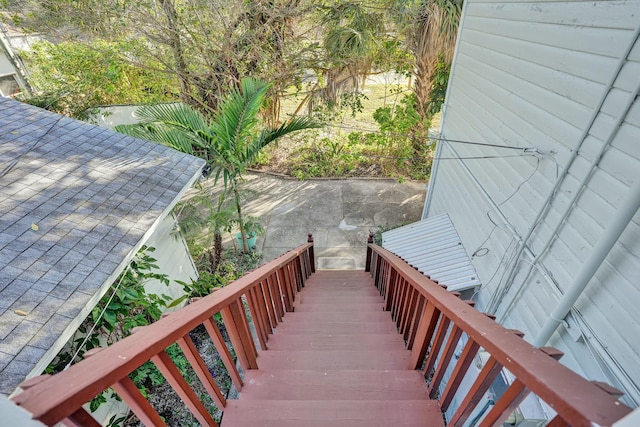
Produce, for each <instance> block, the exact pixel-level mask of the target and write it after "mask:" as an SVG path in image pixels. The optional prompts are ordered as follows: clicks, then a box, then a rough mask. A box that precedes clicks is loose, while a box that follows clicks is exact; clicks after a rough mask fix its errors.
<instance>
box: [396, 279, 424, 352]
mask: <svg viewBox="0 0 640 427" xmlns="http://www.w3.org/2000/svg"><path fill="white" fill-rule="evenodd" d="M419 295H420V293H419V292H418V291H417V290H416V289H415V288H413V287H411V299H410V300H409V310H408V311H407V315H406V316H405V322H404V324H403V325H400V331H401V332H400V333H401V334H402V338H404V339H405V340H406V339H408V338H409V328H410V327H411V324H412V323H413V319H414V318H415V317H416V303H417V301H418V297H419Z"/></svg>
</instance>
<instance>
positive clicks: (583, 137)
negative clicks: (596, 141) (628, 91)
mask: <svg viewBox="0 0 640 427" xmlns="http://www.w3.org/2000/svg"><path fill="white" fill-rule="evenodd" d="M639 35H640V25H639V26H638V27H636V30H635V32H634V33H633V36H632V37H631V42H630V43H629V45H628V46H627V48H626V49H625V51H624V53H623V54H622V55H621V56H620V60H619V61H618V65H617V66H616V69H615V71H614V72H613V74H612V75H611V79H610V80H609V82H608V83H607V86H606V87H605V89H604V91H603V92H602V96H601V97H600V100H599V101H598V104H597V105H596V106H595V108H594V109H593V113H592V115H591V118H590V120H589V122H588V123H587V125H586V126H585V127H584V130H583V131H582V135H581V136H580V139H579V140H578V144H577V146H576V147H575V148H574V150H573V151H572V152H571V157H570V158H569V160H568V161H567V163H566V165H565V166H564V168H563V169H562V172H561V173H560V176H559V177H558V179H557V180H556V182H555V184H554V186H553V189H552V190H551V192H550V193H549V195H548V196H547V198H546V200H545V201H544V203H543V204H542V206H540V209H539V210H538V213H537V215H536V217H535V220H534V221H533V223H532V224H531V227H529V230H528V231H527V234H526V235H525V236H524V238H523V239H522V244H521V246H520V247H519V248H518V252H517V254H516V256H515V258H514V261H513V265H512V267H511V269H510V270H509V273H508V275H507V280H506V281H505V283H506V284H507V286H509V284H510V283H512V281H513V279H514V276H515V273H516V270H517V267H518V264H519V261H520V258H521V257H522V253H523V252H524V250H525V248H526V246H527V242H528V241H529V239H530V238H531V235H532V234H533V232H534V231H535V229H536V227H537V226H538V224H539V223H540V222H541V221H542V218H543V217H544V216H545V215H546V214H547V212H548V209H549V207H550V206H551V202H552V200H553V199H554V198H555V196H556V194H557V192H558V190H559V189H560V185H561V184H562V183H563V182H564V179H565V178H566V176H567V175H568V174H569V169H570V168H571V165H573V162H574V161H575V160H576V158H577V157H578V154H579V152H580V148H581V147H582V145H583V144H584V142H585V140H586V139H587V137H588V136H589V132H590V131H591V128H592V127H593V124H594V123H595V121H596V119H597V118H598V115H599V114H600V110H601V109H602V105H603V104H604V102H605V101H606V99H607V97H608V95H609V93H610V92H611V89H612V88H613V85H614V83H615V81H616V80H617V78H618V76H619V75H620V72H621V71H622V68H623V67H624V64H625V63H626V62H627V58H628V56H629V54H630V53H631V50H632V49H633V47H634V45H635V44H636V41H637V40H638V36H639ZM503 294H506V292H504V293H503ZM498 304H499V303H498ZM496 308H497V306H496Z"/></svg>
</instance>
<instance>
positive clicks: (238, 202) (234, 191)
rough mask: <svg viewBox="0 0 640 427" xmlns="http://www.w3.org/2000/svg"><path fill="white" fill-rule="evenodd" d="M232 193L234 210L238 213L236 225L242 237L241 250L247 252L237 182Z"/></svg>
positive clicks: (247, 244) (247, 247) (247, 245)
mask: <svg viewBox="0 0 640 427" xmlns="http://www.w3.org/2000/svg"><path fill="white" fill-rule="evenodd" d="M232 185H233V195H234V197H235V199H236V211H237V213H238V226H239V227H240V236H241V238H242V252H244V253H246V254H248V253H249V243H247V233H246V232H245V231H244V218H243V217H242V207H241V206H240V193H239V192H238V187H237V186H236V185H237V184H236V183H235V182H234V183H233V184H232Z"/></svg>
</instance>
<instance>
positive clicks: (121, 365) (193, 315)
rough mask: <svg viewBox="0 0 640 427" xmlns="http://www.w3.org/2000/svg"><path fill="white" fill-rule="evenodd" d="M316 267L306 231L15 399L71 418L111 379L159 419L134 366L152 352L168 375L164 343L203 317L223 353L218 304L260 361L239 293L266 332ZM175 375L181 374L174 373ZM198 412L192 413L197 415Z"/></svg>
mask: <svg viewBox="0 0 640 427" xmlns="http://www.w3.org/2000/svg"><path fill="white" fill-rule="evenodd" d="M314 270H315V263H314V259H313V239H312V237H311V236H309V242H308V243H306V244H304V245H301V246H299V247H298V248H296V249H294V250H292V251H289V252H287V253H286V254H284V255H282V256H280V257H279V258H277V259H275V260H273V261H271V262H269V263H266V264H264V265H263V266H261V267H259V268H257V269H255V270H253V271H251V272H249V273H247V274H246V275H245V276H243V277H241V278H240V279H238V280H236V281H234V282H233V283H231V284H229V285H228V286H226V287H224V288H221V289H220V290H218V291H216V292H215V293H212V294H210V295H208V296H206V297H204V298H200V299H198V300H197V301H195V302H193V303H191V304H189V305H187V306H186V307H184V308H182V309H180V310H178V311H176V312H174V313H172V314H170V315H168V316H166V317H163V318H162V319H160V320H159V321H157V322H155V323H153V324H151V325H149V326H145V327H143V328H142V329H141V330H139V331H137V332H136V333H135V334H134V335H131V336H129V337H127V338H125V339H123V340H122V341H119V342H117V343H115V344H113V345H112V346H110V347H107V348H104V349H101V350H100V351H97V352H92V353H93V354H92V355H91V357H88V358H86V359H84V360H82V361H81V362H79V363H77V364H75V365H73V366H71V367H70V368H69V369H67V370H65V371H62V372H59V373H57V374H55V375H53V376H46V377H36V378H34V379H31V380H29V381H27V382H25V383H24V384H23V385H22V386H23V389H24V391H23V392H22V393H20V394H18V395H17V396H15V397H14V398H13V399H12V400H13V401H14V402H15V403H16V404H18V405H20V406H22V407H23V408H24V409H26V410H27V411H29V412H30V413H31V414H32V416H33V418H34V419H36V420H39V421H40V422H42V423H44V424H46V425H54V424H56V423H58V422H60V421H63V420H65V419H68V420H70V421H72V422H73V420H77V419H78V418H79V417H84V416H85V415H86V414H85V412H84V411H83V410H82V405H83V404H85V403H86V402H88V401H90V400H91V399H93V398H94V397H95V396H97V395H98V394H100V393H102V392H103V391H104V390H106V389H107V388H109V387H112V386H113V387H114V389H115V390H117V391H119V395H120V397H121V398H122V399H123V400H124V401H125V402H126V403H127V404H128V405H129V406H130V407H131V408H132V409H133V410H134V412H136V414H137V415H138V416H139V418H141V419H143V418H144V419H147V420H153V419H157V418H156V415H157V413H155V411H154V410H153V408H151V407H150V406H148V405H145V404H144V403H142V402H141V401H140V397H141V395H139V393H138V392H137V389H136V388H135V386H134V387H133V388H132V387H131V384H132V383H131V384H129V383H130V380H129V378H128V375H129V374H130V373H131V372H133V371H135V370H136V369H137V368H138V367H140V366H142V365H143V364H144V363H145V362H147V361H149V360H152V361H153V362H154V363H155V364H156V365H157V366H158V365H161V366H159V368H161V370H162V371H163V372H169V373H170V374H171V375H173V374H174V368H175V366H174V365H173V363H172V362H171V360H170V359H169V358H168V356H167V355H166V353H165V352H164V350H165V349H166V348H167V347H169V346H170V345H171V344H173V343H176V342H178V343H182V346H185V343H184V338H185V337H188V334H189V332H190V331H191V330H193V329H194V328H196V327H197V326H199V325H201V324H204V326H205V327H206V329H207V331H208V332H209V335H210V336H211V338H212V340H213V342H214V345H216V348H217V349H218V351H219V352H220V353H221V355H222V357H223V358H224V357H225V354H224V353H225V352H227V353H228V350H227V349H226V346H224V343H222V345H220V343H221V336H220V333H219V331H218V329H217V327H216V326H215V322H212V320H211V318H212V316H213V315H214V314H216V313H218V312H221V313H222V316H223V319H224V323H225V327H226V328H227V330H228V331H229V335H230V337H231V342H232V345H233V347H234V350H235V351H236V354H237V356H238V360H239V362H240V363H241V365H242V367H243V369H252V368H257V365H256V356H257V353H256V350H255V346H254V344H253V338H252V336H251V332H250V331H249V328H248V323H247V322H248V320H247V318H246V315H245V311H244V305H243V301H248V304H249V306H250V310H251V316H252V318H253V319H254V326H255V327H256V329H257V333H258V335H261V336H262V338H266V337H267V336H268V335H269V334H270V333H272V330H271V329H270V328H267V327H266V324H267V322H272V321H273V322H277V319H278V318H279V319H281V316H282V315H283V314H284V312H285V311H291V310H292V307H293V299H294V298H295V295H296V294H297V292H299V291H300V289H301V288H302V286H304V282H305V281H306V279H307V278H308V277H309V276H310V275H311V273H312V272H313V271H314ZM243 297H244V298H245V299H244V300H243ZM276 312H278V314H277V315H276ZM258 319H259V321H258ZM187 345H188V344H187ZM252 346H253V348H252ZM222 347H224V348H222ZM190 356H193V357H195V358H196V359H193V360H196V361H197V358H198V357H199V356H197V355H196V354H194V353H193V352H192V354H190ZM227 356H228V355H227ZM227 359H228V357H227ZM226 362H227V363H225V366H226V367H227V369H228V370H229V369H231V370H235V367H234V366H231V365H230V363H228V362H229V361H228V360H227V361H226ZM197 363H199V362H197ZM230 375H231V377H232V378H234V383H235V384H236V387H237V386H238V385H241V384H239V377H237V373H236V375H234V372H230ZM177 380H178V381H180V379H179V378H177ZM170 382H171V381H170ZM212 384H213V383H212ZM213 385H214V386H215V384H213ZM137 393H138V394H137ZM187 394H189V393H188V392H187ZM185 403H186V404H187V406H189V407H191V406H190V405H192V404H195V406H194V407H198V403H199V402H193V401H189V402H185ZM220 409H222V408H220ZM196 412H197V411H196ZM196 412H194V415H195V416H196V417H197V418H198V419H200V418H201V417H200V415H199V414H198V413H196ZM78 414H80V415H78ZM203 417H204V418H202V419H203V420H206V424H211V421H212V420H209V419H208V418H207V416H206V414H205V415H204V416H203ZM209 418H210V417H209ZM201 422H202V421H201ZM81 425H84V424H81ZM212 425H215V423H213V424H212Z"/></svg>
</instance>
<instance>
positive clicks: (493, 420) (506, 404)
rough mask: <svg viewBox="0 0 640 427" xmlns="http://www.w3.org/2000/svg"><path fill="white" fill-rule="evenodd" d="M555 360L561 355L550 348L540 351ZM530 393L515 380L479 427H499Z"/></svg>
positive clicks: (522, 384) (521, 383) (561, 354)
mask: <svg viewBox="0 0 640 427" xmlns="http://www.w3.org/2000/svg"><path fill="white" fill-rule="evenodd" d="M540 351H542V352H543V353H545V354H547V355H549V356H550V357H552V358H553V359H555V360H560V358H562V356H563V353H562V352H561V351H559V350H557V349H555V348H552V347H543V348H541V349H540ZM530 392H531V391H530V390H529V389H528V388H527V387H526V386H525V385H524V383H523V382H522V381H520V380H519V379H517V378H516V379H515V380H514V381H513V382H512V383H511V385H509V387H508V388H507V389H506V390H505V392H504V393H503V394H502V396H500V398H499V399H498V401H497V402H496V403H495V405H493V408H491V410H490V411H489V412H488V413H487V415H486V416H485V417H484V419H483V420H482V422H481V423H480V426H479V427H501V426H502V424H503V423H504V421H505V420H506V419H507V418H508V417H509V415H511V413H513V411H515V410H516V409H517V408H518V406H520V404H521V403H522V401H523V400H524V399H525V398H526V397H527V396H528V395H529V393H530Z"/></svg>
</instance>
